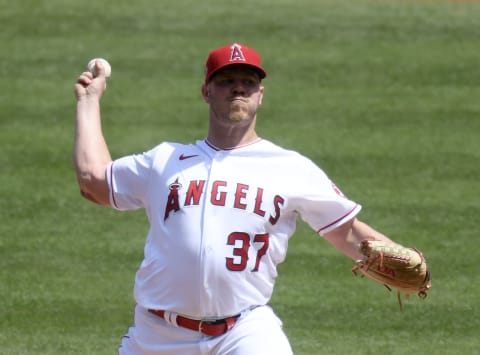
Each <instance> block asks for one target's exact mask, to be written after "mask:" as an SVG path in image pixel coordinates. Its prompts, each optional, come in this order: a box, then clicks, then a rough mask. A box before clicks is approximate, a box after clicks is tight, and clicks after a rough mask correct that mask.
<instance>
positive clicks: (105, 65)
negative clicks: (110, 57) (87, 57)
mask: <svg viewBox="0 0 480 355" xmlns="http://www.w3.org/2000/svg"><path fill="white" fill-rule="evenodd" d="M97 60H99V61H100V62H101V63H102V65H103V68H104V69H105V76H106V77H107V78H109V77H110V75H111V74H112V66H111V65H110V63H109V62H107V60H105V59H103V58H93V59H92V60H91V61H89V62H88V65H87V68H88V71H89V72H90V73H92V74H93V76H97V70H96V68H95V62H96V61H97Z"/></svg>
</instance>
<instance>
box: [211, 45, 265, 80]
mask: <svg viewBox="0 0 480 355" xmlns="http://www.w3.org/2000/svg"><path fill="white" fill-rule="evenodd" d="M235 64H242V65H248V66H250V67H252V69H254V70H255V71H256V72H257V73H258V75H259V76H260V79H263V78H265V77H266V76H267V72H266V71H265V69H263V68H262V63H261V60H260V55H259V54H258V52H257V51H256V50H254V49H252V48H249V47H247V46H245V45H243V44H238V43H233V44H230V45H228V46H225V47H221V48H217V49H214V50H212V51H211V52H210V55H209V56H208V59H207V63H206V66H205V83H208V82H209V81H210V79H211V78H212V76H213V75H214V74H215V73H216V72H218V71H219V70H220V69H222V68H225V67H226V66H229V65H235Z"/></svg>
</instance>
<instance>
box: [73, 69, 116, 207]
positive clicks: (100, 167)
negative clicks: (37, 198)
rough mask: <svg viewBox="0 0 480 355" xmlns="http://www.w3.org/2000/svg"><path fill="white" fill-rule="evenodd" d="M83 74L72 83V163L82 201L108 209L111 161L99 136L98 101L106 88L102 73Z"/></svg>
mask: <svg viewBox="0 0 480 355" xmlns="http://www.w3.org/2000/svg"><path fill="white" fill-rule="evenodd" d="M97 70H98V76H97V77H95V78H94V77H93V75H92V74H91V73H90V72H83V73H82V74H81V75H80V76H79V78H78V79H77V82H76V83H75V96H76V99H77V109H76V125H75V137H74V149H73V162H74V166H75V171H76V175H77V181H78V185H79V187H80V192H81V194H82V196H83V197H85V198H86V199H88V200H90V201H92V202H95V203H97V204H99V205H102V206H110V201H109V189H108V184H107V180H106V169H107V166H108V164H109V163H110V162H111V160H112V158H111V156H110V152H109V150H108V147H107V144H106V142H105V138H104V137H103V132H102V126H101V117H100V99H101V97H102V95H103V93H104V92H105V89H106V77H105V71H104V69H103V68H102V67H101V66H97Z"/></svg>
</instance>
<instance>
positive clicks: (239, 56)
mask: <svg viewBox="0 0 480 355" xmlns="http://www.w3.org/2000/svg"><path fill="white" fill-rule="evenodd" d="M231 49H232V51H231V53H230V61H231V62H234V61H236V60H240V61H242V62H245V56H244V55H243V52H242V46H241V45H239V44H238V43H234V44H232V47H231Z"/></svg>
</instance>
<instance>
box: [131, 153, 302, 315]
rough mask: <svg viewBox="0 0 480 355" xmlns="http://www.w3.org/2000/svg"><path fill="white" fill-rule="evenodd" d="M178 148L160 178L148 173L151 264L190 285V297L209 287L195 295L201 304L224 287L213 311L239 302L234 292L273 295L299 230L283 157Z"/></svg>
mask: <svg viewBox="0 0 480 355" xmlns="http://www.w3.org/2000/svg"><path fill="white" fill-rule="evenodd" d="M180 148H181V149H179V150H175V151H173V153H172V154H171V156H170V157H169V159H168V161H167V163H166V164H164V165H162V168H161V169H158V170H157V169H154V170H153V173H154V174H158V175H157V176H152V177H151V180H152V181H155V183H154V184H152V187H151V189H152V191H151V192H150V196H152V197H151V199H150V201H149V206H148V207H147V211H148V214H149V218H150V222H151V226H152V227H151V231H150V234H149V240H148V242H147V248H146V260H147V261H146V262H148V260H149V259H150V260H151V261H152V262H153V263H155V269H157V270H164V271H166V270H170V272H163V273H162V274H163V275H162V277H164V278H165V277H172V278H173V277H176V278H177V282H176V283H175V284H176V285H177V286H176V287H180V288H181V287H182V286H179V283H180V284H182V285H185V290H184V291H185V292H187V294H188V292H191V291H189V290H191V289H192V288H193V289H200V290H204V292H200V293H199V294H195V295H194V296H193V297H194V298H195V300H196V302H198V303H199V304H204V306H203V307H207V308H208V306H205V304H209V303H211V298H215V297H216V296H218V292H219V290H223V292H224V294H225V297H224V298H223V299H222V298H220V299H218V297H217V301H216V302H217V303H218V302H220V303H222V302H223V303H225V304H223V305H222V304H220V305H218V304H217V305H214V306H212V309H211V310H210V312H211V313H216V312H221V309H222V308H225V309H228V308H231V307H233V308H235V307H237V306H238V305H235V304H231V305H229V304H228V303H235V302H236V301H235V300H234V299H231V294H235V293H247V295H246V298H247V299H248V298H251V299H267V298H269V297H270V293H271V289H272V287H273V282H274V279H275V277H276V265H277V264H278V263H279V262H281V261H283V259H284V257H285V253H286V249H287V244H288V237H289V236H290V235H291V234H292V233H293V230H294V228H295V215H294V214H293V213H292V212H291V211H288V208H287V207H288V206H287V204H288V197H287V196H288V191H283V190H282V186H288V184H285V183H283V182H282V181H281V179H282V178H284V176H285V166H284V165H282V164H284V162H282V159H281V157H279V156H278V154H277V155H275V154H273V155H272V156H268V151H266V152H263V154H262V156H257V155H256V152H255V151H249V150H246V151H243V152H242V151H236V152H231V151H215V150H214V149H208V148H205V147H198V146H193V145H191V146H180ZM202 148H203V149H202ZM147 270H148V267H147ZM140 272H141V270H140ZM169 275H171V276H169ZM179 277H180V279H178V278H179ZM249 289H250V291H249ZM248 292H250V293H251V294H250V295H249V294H248ZM215 308H218V309H215ZM192 311H193V310H192Z"/></svg>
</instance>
